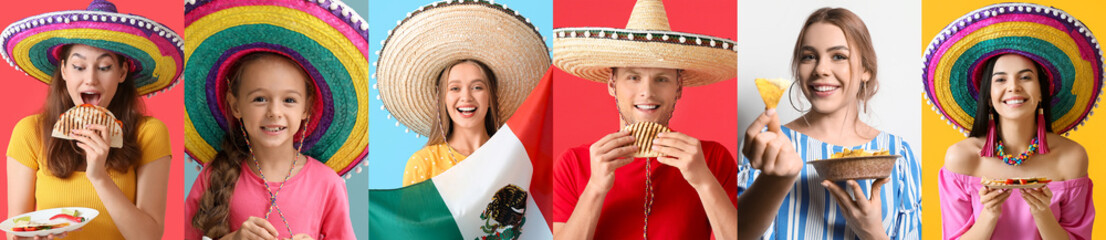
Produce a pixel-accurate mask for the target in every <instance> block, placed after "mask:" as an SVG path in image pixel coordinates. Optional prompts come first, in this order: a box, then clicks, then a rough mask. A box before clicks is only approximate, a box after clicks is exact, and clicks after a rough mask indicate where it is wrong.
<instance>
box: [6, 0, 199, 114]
mask: <svg viewBox="0 0 1106 240" xmlns="http://www.w3.org/2000/svg"><path fill="white" fill-rule="evenodd" d="M71 44H84V45H89V46H93V47H97V48H101V49H104V50H108V51H111V52H115V53H117V54H119V55H122V56H124V57H125V58H126V61H127V63H128V65H130V73H129V75H130V77H132V79H133V81H134V82H135V87H136V88H137V89H138V94H139V95H146V96H147V97H151V96H153V95H156V94H157V93H158V92H160V91H165V90H168V89H169V88H171V87H173V85H176V84H177V82H178V81H177V79H178V77H179V76H180V74H181V70H182V69H184V68H183V67H182V66H183V62H184V61H182V60H181V56H182V54H181V46H183V44H184V42H183V40H182V39H181V38H180V36H178V35H177V33H175V32H173V30H171V29H169V28H167V27H165V25H162V24H161V23H158V22H154V21H153V20H150V19H148V18H145V17H142V16H138V15H134V14H120V13H118V12H117V11H116V10H115V4H112V3H111V2H108V1H105V0H94V1H92V3H91V4H89V5H88V8H87V9H86V10H71V11H59V12H50V13H43V14H39V15H35V16H31V17H28V18H25V19H23V20H19V21H16V22H15V23H12V24H11V25H8V27H7V28H4V31H3V32H2V33H0V46H3V48H4V50H3V51H0V53H2V55H3V57H4V60H6V61H8V65H11V66H13V67H15V69H17V70H19V71H22V72H24V73H26V74H27V75H29V76H31V77H34V78H36V79H38V80H39V81H42V82H44V83H46V84H50V81H51V79H52V77H53V75H54V71H56V70H57V66H58V63H59V62H60V59H59V56H58V54H60V53H59V52H58V51H60V50H61V47H62V46H66V45H71Z"/></svg>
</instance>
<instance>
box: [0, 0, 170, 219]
mask: <svg viewBox="0 0 1106 240" xmlns="http://www.w3.org/2000/svg"><path fill="white" fill-rule="evenodd" d="M72 12H78V13H79V14H85V15H88V16H92V17H94V18H98V17H100V16H118V15H119V14H116V13H115V5H114V4H112V3H110V2H107V1H102V0H97V1H93V2H92V4H91V5H90V6H89V8H88V10H85V11H70V13H72ZM63 13H64V12H62V13H46V14H42V15H38V16H33V17H30V18H27V19H24V20H21V21H20V22H16V23H14V24H12V26H9V27H8V28H7V29H5V32H13V34H11V35H5V36H6V37H4V39H3V41H2V43H0V45H3V46H13V47H11V48H5V50H7V51H5V52H4V57H5V58H7V59H8V60H9V61H10V62H14V63H16V64H17V66H18V69H20V70H22V71H25V72H26V73H28V75H31V76H32V77H35V78H37V79H38V80H41V81H43V82H46V83H48V84H49V85H50V86H49V92H48V93H47V99H46V103H45V104H44V106H43V110H42V112H41V113H39V114H36V115H33V116H29V117H26V118H23V120H21V121H19V123H18V124H16V126H15V129H14V130H13V131H12V136H11V141H10V143H9V146H8V152H7V156H8V158H7V159H8V160H7V166H8V168H7V174H6V175H7V178H8V179H7V180H8V199H7V203H8V205H7V206H8V214H9V217H14V216H17V215H21V214H24V213H28V212H31V211H35V210H42V209H51V208H65V207H87V208H92V209H96V210H98V211H99V212H100V214H99V217H97V218H95V219H93V220H92V221H90V222H88V224H87V225H85V226H84V227H83V228H81V229H80V231H75V232H69V233H63V234H61V235H60V236H59V235H51V236H43V237H45V238H47V239H50V238H55V237H61V236H65V235H68V237H67V239H123V238H129V239H159V238H161V237H162V233H163V232H164V220H165V192H166V187H167V185H168V176H169V166H170V147H169V146H170V143H169V137H168V136H169V133H168V130H167V129H166V127H165V124H164V123H162V122H161V121H159V120H157V119H155V118H152V117H148V116H145V115H143V109H144V106H143V104H142V101H141V99H140V96H141V95H146V94H150V93H154V92H157V91H161V90H163V89H164V88H165V87H167V86H170V85H171V83H172V82H174V81H176V79H177V77H178V76H179V74H180V64H181V63H180V62H179V60H180V56H181V55H180V53H181V49H180V48H176V47H170V46H171V45H164V46H163V47H165V48H164V49H161V50H162V51H158V50H157V49H153V51H154V52H153V53H156V54H162V53H164V54H168V55H147V54H150V53H151V52H144V51H141V50H138V49H137V47H138V46H143V44H151V43H158V42H170V41H173V39H176V40H180V39H179V37H177V35H176V34H175V33H172V32H171V31H170V30H168V29H167V28H165V27H164V26H162V25H160V24H157V23H155V22H153V21H151V20H149V19H146V18H143V17H140V16H135V15H127V16H126V17H125V18H124V19H123V20H128V19H130V20H131V22H140V23H143V24H157V25H156V26H158V27H159V28H160V29H161V30H162V36H157V34H154V35H153V36H149V38H146V36H145V35H143V36H142V37H141V39H143V40H142V41H136V40H133V39H131V40H128V39H130V38H124V37H123V36H124V35H127V34H130V33H128V32H130V31H132V30H134V29H138V28H140V27H138V26H137V25H134V26H129V25H128V24H118V25H115V27H106V26H104V25H98V23H97V22H96V20H95V19H93V20H74V21H73V22H72V23H70V24H62V23H61V22H58V23H55V24H43V25H39V26H37V27H35V28H31V29H23V30H21V31H16V30H15V28H14V27H13V26H19V25H22V24H23V22H35V21H40V20H41V19H47V18H54V17H55V16H57V15H58V14H63ZM78 25H80V26H84V27H78ZM123 26H125V27H124V28H131V29H124V28H117V27H123ZM101 28H103V29H101ZM94 29H96V30H95V31H94ZM65 31H69V32H66V33H62V32H65ZM97 31H107V32H116V33H117V34H118V35H115V36H114V37H107V38H103V36H102V34H99V33H96V32H97ZM56 35H63V36H64V37H65V39H64V40H60V41H53V42H49V41H46V42H35V40H33V39H36V38H50V37H52V36H56ZM32 46H38V47H37V48H35V47H32ZM28 48H30V51H29V54H26V55H16V53H17V52H24V53H27V52H28V51H20V50H28ZM51 50H52V51H51ZM136 50H138V51H136ZM150 56H159V57H160V58H158V59H159V60H153V59H151V58H149V57H150ZM39 62H45V63H50V64H47V65H36V64H33V63H39ZM140 66H141V67H140ZM40 67H41V68H40ZM156 67H163V68H165V69H169V70H168V72H161V73H160V74H161V75H160V76H159V75H156V74H153V72H152V71H150V70H152V69H154V68H156ZM174 69H175V70H174ZM82 104H90V105H96V106H101V107H105V108H107V109H108V110H110V111H111V112H112V113H113V114H114V115H115V116H116V118H117V119H118V120H119V121H121V122H122V130H123V134H122V136H123V138H122V139H123V143H122V147H121V148H111V147H110V146H111V145H112V142H111V141H112V138H111V137H110V136H109V134H108V131H107V130H108V127H107V126H102V125H87V126H84V128H83V129H78V130H73V131H72V132H70V133H68V134H70V136H71V137H73V138H74V139H75V140H67V139H62V138H55V137H51V132H52V131H53V127H54V123H55V122H57V121H58V120H59V118H60V115H61V114H62V113H64V112H65V111H66V110H69V109H70V108H72V107H74V106H77V105H82ZM9 238H10V239H23V238H21V237H14V236H11V235H9ZM38 238H39V237H36V239H38Z"/></svg>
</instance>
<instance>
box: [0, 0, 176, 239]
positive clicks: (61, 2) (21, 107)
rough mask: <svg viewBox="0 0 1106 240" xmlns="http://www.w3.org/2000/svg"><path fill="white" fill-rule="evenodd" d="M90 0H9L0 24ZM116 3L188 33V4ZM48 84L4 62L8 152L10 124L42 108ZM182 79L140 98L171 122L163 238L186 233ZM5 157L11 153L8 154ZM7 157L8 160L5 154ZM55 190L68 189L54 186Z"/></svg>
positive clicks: (1, 83)
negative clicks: (186, 14)
mask: <svg viewBox="0 0 1106 240" xmlns="http://www.w3.org/2000/svg"><path fill="white" fill-rule="evenodd" d="M90 2H92V1H91V0H50V1H10V2H7V3H5V6H4V7H3V8H0V26H3V27H6V26H7V25H8V24H11V23H13V22H15V21H18V20H20V19H23V18H26V17H30V16H33V15H38V14H42V13H46V12H53V11H62V10H78V9H80V10H83V9H85V8H86V7H88V4H89V3H90ZM112 2H113V3H115V6H116V9H118V10H119V12H121V13H133V14H137V15H141V16H144V17H147V18H150V19H153V20H154V21H157V22H159V23H161V24H164V25H165V26H167V27H169V28H171V29H173V31H175V32H177V34H180V35H182V37H183V35H184V16H183V13H184V4H181V2H179V1H176V2H174V3H175V4H167V2H166V1H149V0H113V1H112ZM46 90H47V85H46V84H43V83H42V82H39V81H38V80H36V79H34V78H31V77H30V76H27V75H24V74H23V72H20V71H17V70H15V68H13V67H10V66H3V67H0V105H3V106H4V109H3V111H0V148H3V149H4V153H5V155H7V148H8V141H9V140H10V139H11V133H12V127H15V123H16V122H19V120H20V119H22V118H23V117H26V116H29V115H33V114H35V113H38V112H39V110H40V109H41V108H42V104H43V103H44V102H45V100H46ZM182 99H184V85H183V84H178V85H177V86H175V87H173V88H172V89H171V90H169V91H168V92H164V93H159V94H158V95H157V96H154V97H153V98H145V97H143V98H142V100H143V101H144V102H145V105H146V114H147V115H150V116H153V117H155V118H157V119H159V120H161V121H162V122H165V125H166V126H167V127H168V128H169V135H170V142H171V144H172V147H173V153H172V154H173V155H172V158H173V159H172V161H173V162H172V167H171V168H170V170H169V187H168V189H167V191H168V196H167V200H168V204H167V205H166V207H165V234H164V235H163V236H164V237H162V238H163V239H179V238H180V236H184V223H183V222H182V221H183V217H182V216H181V215H182V214H183V213H182V210H183V209H184V207H183V206H182V204H183V202H184V196H183V193H184V190H183V189H181V188H182V187H183V185H182V180H183V179H184V175H183V167H184V128H183V126H184V115H183V113H184V104H183V102H182ZM5 159H7V157H5ZM5 161H6V160H5ZM0 174H2V175H5V176H4V177H2V178H0V199H5V200H4V201H3V206H0V217H3V218H7V216H8V211H7V209H8V207H7V206H8V205H7V199H8V196H7V194H8V191H7V187H8V183H7V176H6V175H7V167H6V164H0ZM54 191H64V190H63V189H54Z"/></svg>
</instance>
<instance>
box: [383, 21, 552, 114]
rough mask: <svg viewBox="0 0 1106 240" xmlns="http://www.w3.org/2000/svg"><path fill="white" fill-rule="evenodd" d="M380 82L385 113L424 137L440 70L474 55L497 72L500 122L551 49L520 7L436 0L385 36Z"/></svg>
mask: <svg viewBox="0 0 1106 240" xmlns="http://www.w3.org/2000/svg"><path fill="white" fill-rule="evenodd" d="M383 45H384V46H383V48H382V49H381V51H380V53H379V54H380V60H379V61H378V62H377V63H376V64H377V69H376V73H374V74H375V76H376V79H377V87H378V89H379V90H380V97H381V101H383V103H384V107H385V108H386V109H387V110H388V112H389V113H391V114H392V115H394V116H395V118H396V120H398V121H399V122H400V123H402V124H403V125H405V126H407V127H408V128H410V129H411V130H412V131H415V132H416V133H418V134H419V135H422V136H426V135H428V134H430V132H431V130H432V129H433V128H435V127H436V126H435V125H434V123H435V122H436V119H437V118H438V95H437V93H438V90H437V88H438V85H437V82H438V79H437V77H438V75H439V74H441V72H442V71H443V70H444V69H445V68H446V67H448V66H447V65H449V64H450V63H453V62H456V61H459V60H463V59H473V60H477V61H480V62H482V63H484V64H485V65H487V66H488V68H490V70H491V71H492V72H493V73H494V74H495V76H496V79H497V82H496V85H497V89H496V90H495V91H496V95H497V97H498V100H499V101H498V102H497V104H498V111H499V116H498V117H499V119H500V120H501V122H506V120H507V119H508V118H509V117H510V116H511V115H512V114H514V112H515V110H516V109H517V108H518V106H519V105H521V104H522V101H523V100H525V99H526V96H528V95H529V93H530V91H531V90H533V89H534V87H535V86H536V85H537V83H538V81H539V80H540V79H541V77H542V75H543V74H544V73H545V70H546V69H549V66H550V58H549V50H548V48H547V47H546V46H545V42H544V41H543V38H542V36H541V35H540V33H538V31H537V29H535V28H534V26H533V25H531V24H530V23H529V20H527V19H525V18H524V17H522V15H520V14H519V13H518V12H516V11H514V10H511V9H508V8H506V7H505V6H503V5H500V4H494V3H489V2H485V1H467V2H461V1H457V2H439V3H435V4H432V5H428V6H424V7H422V8H420V9H419V10H416V11H414V12H412V13H411V14H410V15H409V17H407V18H406V19H404V20H403V21H401V22H400V23H399V24H398V25H397V26H396V28H395V29H393V30H392V31H390V35H389V36H388V38H387V39H386V40H385V42H384V44H383Z"/></svg>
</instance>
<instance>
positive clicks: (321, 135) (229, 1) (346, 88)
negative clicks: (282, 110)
mask: <svg viewBox="0 0 1106 240" xmlns="http://www.w3.org/2000/svg"><path fill="white" fill-rule="evenodd" d="M184 32H185V36H186V37H187V38H188V41H187V42H186V43H185V45H184V49H185V51H184V59H185V63H186V64H185V65H186V66H187V69H186V71H185V72H184V76H185V81H186V86H188V87H187V88H186V89H185V101H184V102H185V110H186V111H187V114H186V115H185V126H186V128H185V148H186V150H187V153H188V155H189V157H191V158H192V159H195V160H197V161H200V162H204V163H206V162H208V161H211V159H212V158H213V157H214V156H215V154H216V153H217V152H218V151H219V146H220V144H221V143H222V141H223V137H224V134H226V132H227V131H226V129H227V121H228V120H227V119H228V118H232V117H230V116H229V115H228V114H227V111H226V110H225V109H224V108H225V106H226V104H225V103H224V100H225V97H224V93H225V92H226V89H227V80H226V78H225V77H223V76H226V73H225V72H226V71H228V68H229V67H230V66H231V65H232V64H233V63H234V62H236V61H237V60H238V59H240V58H241V57H243V56H245V55H247V54H249V53H254V52H271V53H276V54H281V55H284V56H286V57H288V58H290V59H292V60H295V61H296V62H297V63H298V64H299V65H300V66H301V67H303V69H304V70H305V71H306V72H307V74H308V75H309V76H310V77H311V80H312V82H313V83H314V84H315V89H316V95H317V96H320V99H318V100H317V101H316V102H314V103H312V104H313V106H314V107H313V111H314V112H312V113H311V118H310V120H309V123H308V126H306V133H305V134H306V137H304V138H302V139H304V143H303V153H304V154H305V155H308V156H311V157H313V158H315V159H318V160H319V161H322V162H324V163H325V164H326V165H327V166H329V167H330V168H332V169H333V170H334V171H335V172H337V173H338V174H340V175H346V173H347V172H349V171H350V170H351V169H355V168H356V169H358V171H359V169H360V167H357V165H358V164H359V163H361V162H363V160H364V159H365V158H366V156H367V153H368V143H369V135H368V132H369V131H368V126H369V124H368V118H367V117H365V116H366V115H367V114H368V79H369V77H368V70H369V65H368V23H367V22H366V21H365V19H364V18H362V17H361V16H359V15H358V14H357V13H356V12H354V10H353V9H352V8H350V7H349V6H348V5H346V4H345V3H343V2H341V1H338V0H322V1H303V0H273V1H252V0H189V1H185V30H184ZM295 139H297V140H298V139H301V136H296V137H295ZM346 177H349V175H346Z"/></svg>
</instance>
